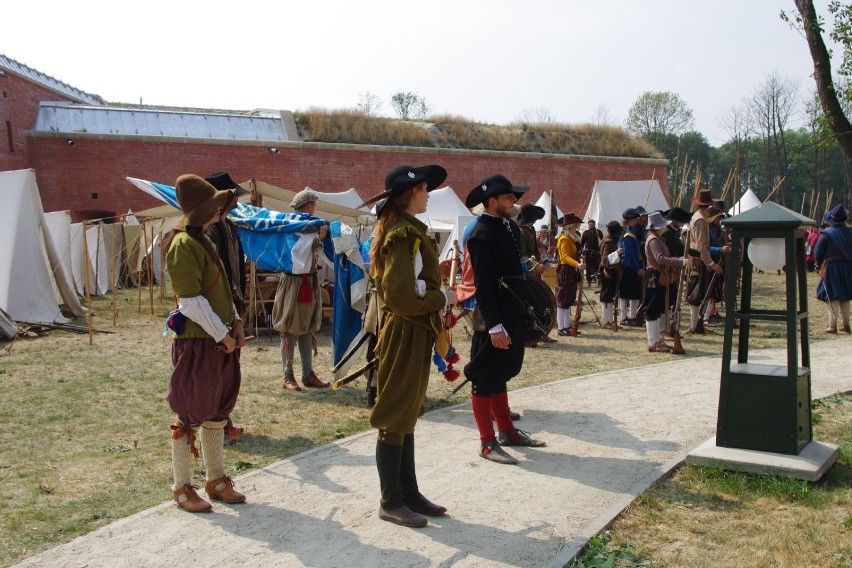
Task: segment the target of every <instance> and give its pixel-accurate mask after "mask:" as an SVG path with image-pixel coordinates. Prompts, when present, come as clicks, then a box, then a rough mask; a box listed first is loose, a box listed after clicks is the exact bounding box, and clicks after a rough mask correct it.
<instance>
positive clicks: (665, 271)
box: [642, 211, 690, 353]
mask: <svg viewBox="0 0 852 568" xmlns="http://www.w3.org/2000/svg"><path fill="white" fill-rule="evenodd" d="M670 223H671V221H669V220H667V219H664V218H663V216H662V215H661V214H660V213H659V212H658V211H655V212H653V213H651V214H650V215H649V216H648V232H649V234H648V238H647V239H646V241H645V258H646V259H647V261H648V268H647V270H646V271H645V275H644V278H643V285H644V287H645V297H644V299H643V301H642V311H643V312H645V330H646V334H647V337H648V351H650V352H652V353H670V352H671V350H672V348H671V347H669V346H668V345H666V343H665V342H664V341H663V339H662V335H661V332H662V329H661V327H660V316H662V315H663V313H664V312H665V310H666V296H667V295H668V294H667V292H666V290H667V289H668V288H669V285H670V284H671V281H672V280H673V279H674V272H673V271H672V267H681V266H684V264H685V263H686V264H687V265H688V263H689V262H690V261H689V260H688V258H687V259H684V257H683V256H675V255H672V254H671V253H670V252H669V249H668V247H666V243H665V241H664V240H663V239H662V238H661V236H660V235H661V234H662V231H663V229H664V228H665V227H667V226H668V225H669V224H670ZM666 325H668V322H666Z"/></svg>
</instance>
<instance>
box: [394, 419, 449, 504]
mask: <svg viewBox="0 0 852 568" xmlns="http://www.w3.org/2000/svg"><path fill="white" fill-rule="evenodd" d="M399 481H400V485H401V486H402V502H403V503H405V506H406V507H408V508H409V509H411V510H412V511H414V512H415V513H420V514H421V515H429V516H431V517H438V516H441V515H443V514H444V513H446V512H447V508H446V507H442V506H441V505H436V504H435V503H432V502H431V501H429V500H428V499H427V498H426V497H424V496H423V494H422V493H420V489H419V488H418V487H417V473H416V471H415V467H414V434H413V433H412V434H406V435H405V438H403V441H402V464H401V466H400V469H399Z"/></svg>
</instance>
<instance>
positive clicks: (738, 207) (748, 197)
mask: <svg viewBox="0 0 852 568" xmlns="http://www.w3.org/2000/svg"><path fill="white" fill-rule="evenodd" d="M761 204H762V202H761V201H760V198H759V197H758V196H757V195H755V193H754V192H753V191H752V190H751V188H748V189H747V190H746V192H745V193H743V196H742V197H740V200H739V201H737V202H736V203H735V204H734V206H733V207H731V208H730V209H728V214H729V215H739V214H740V213H745V212H746V211H748V210H749V209H754V208H755V207H757V206H758V205H761Z"/></svg>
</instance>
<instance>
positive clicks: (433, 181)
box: [358, 164, 447, 209]
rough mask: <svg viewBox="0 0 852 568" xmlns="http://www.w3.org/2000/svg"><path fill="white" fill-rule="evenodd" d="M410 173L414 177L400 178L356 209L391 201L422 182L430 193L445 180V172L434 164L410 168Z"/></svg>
mask: <svg viewBox="0 0 852 568" xmlns="http://www.w3.org/2000/svg"><path fill="white" fill-rule="evenodd" d="M411 172H412V173H413V174H414V177H411V178H409V177H405V178H401V179H400V180H399V181H395V182H394V184H393V187H391V188H388V189H385V191H383V192H381V193H379V194H378V195H374V196H373V197H371V198H370V199H368V200H367V201H365V202H364V203H362V204H361V205H359V206H358V208H359V209H360V208H361V207H366V206H367V205H372V204H373V203H375V202H377V201H379V200H380V199H385V198H388V199H393V198H394V197H397V196H399V195H402V194H403V193H405V192H406V191H408V190H409V189H411V188H413V187H417V186H418V185H420V184H421V183H423V182H424V181H425V182H426V191H432V190H435V189H438V186H440V185H441V184H442V183H444V180H446V179H447V170H445V169H444V168H443V167H441V166H439V165H436V164H431V165H428V166H421V167H419V168H411Z"/></svg>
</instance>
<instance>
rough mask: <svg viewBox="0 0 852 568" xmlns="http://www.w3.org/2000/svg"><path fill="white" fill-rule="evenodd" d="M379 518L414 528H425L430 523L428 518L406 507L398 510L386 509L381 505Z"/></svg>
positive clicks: (402, 506)
mask: <svg viewBox="0 0 852 568" xmlns="http://www.w3.org/2000/svg"><path fill="white" fill-rule="evenodd" d="M379 518H380V519H381V520H383V521H389V522H391V523H396V524H398V525H402V526H404V527H414V528H420V527H425V526H426V524H427V523H428V522H429V520H428V519H426V517H424V516H423V515H420V514H418V513H415V512H414V511H412V510H411V509H409V508H408V507H406V506H405V505H400V506H399V507H397V508H396V509H385V508H384V507H382V506H381V505H379Z"/></svg>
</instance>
